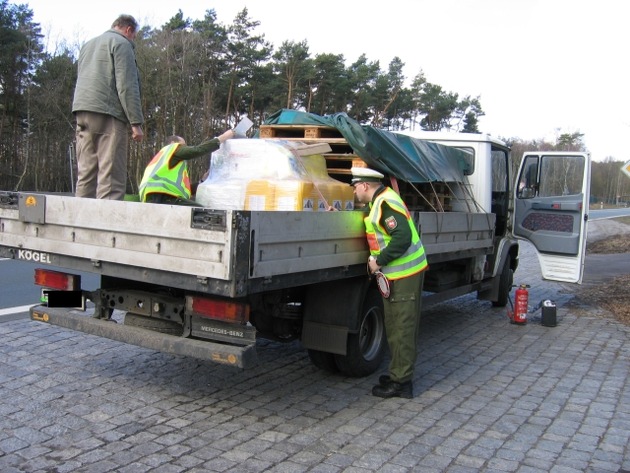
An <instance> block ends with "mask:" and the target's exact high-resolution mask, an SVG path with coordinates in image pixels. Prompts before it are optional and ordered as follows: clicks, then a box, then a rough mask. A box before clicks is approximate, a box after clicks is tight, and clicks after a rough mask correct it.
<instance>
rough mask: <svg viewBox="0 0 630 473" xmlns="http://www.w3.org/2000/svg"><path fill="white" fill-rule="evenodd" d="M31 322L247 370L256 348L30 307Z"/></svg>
mask: <svg viewBox="0 0 630 473" xmlns="http://www.w3.org/2000/svg"><path fill="white" fill-rule="evenodd" d="M30 312H31V319H33V320H36V321H38V322H44V323H47V324H51V325H57V326H59V327H64V328H69V329H71V330H76V331H79V332H84V333H89V334H91V335H96V336H99V337H104V338H109V339H111V340H116V341H119V342H123V343H128V344H130V345H136V346H140V347H144V348H149V349H151V350H156V351H160V352H163V353H171V354H174V355H183V356H189V357H192V358H198V359H201V360H210V361H213V362H216V363H220V364H224V365H229V366H235V367H238V368H250V367H252V366H254V365H255V364H256V363H257V356H256V346H255V345H248V346H234V345H226V344H221V343H216V342H210V341H204V340H195V339H191V338H184V337H176V336H174V335H168V334H163V333H159V332H154V331H151V330H146V329H142V328H138V327H134V326H129V325H124V324H119V323H116V322H112V321H106V320H101V319H96V318H94V317H92V316H91V315H87V314H81V313H78V312H76V311H73V310H70V309H57V308H51V307H45V306H35V307H32V308H31V311H30Z"/></svg>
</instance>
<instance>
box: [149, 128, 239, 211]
mask: <svg viewBox="0 0 630 473" xmlns="http://www.w3.org/2000/svg"><path fill="white" fill-rule="evenodd" d="M233 137H234V131H232V130H228V131H226V132H225V133H223V134H222V135H220V136H218V137H217V138H208V139H206V140H205V141H204V142H203V143H201V144H200V145H198V146H186V141H185V140H184V138H182V137H181V136H171V137H170V138H168V139H167V143H168V144H167V145H166V146H164V147H163V148H162V149H161V150H160V151H158V153H157V154H156V155H155V156H154V157H153V159H152V160H151V162H150V163H149V164H148V165H147V167H146V169H145V170H144V175H143V176H142V181H140V201H141V202H151V203H156V204H183V205H198V204H197V203H196V202H195V201H194V200H190V198H191V196H192V192H193V190H192V186H191V185H190V177H189V175H188V163H187V162H186V161H188V160H189V159H194V158H199V157H201V156H206V155H208V154H210V153H212V152H213V151H216V150H217V149H219V147H220V146H221V143H223V142H224V141H225V140H229V139H230V138H233Z"/></svg>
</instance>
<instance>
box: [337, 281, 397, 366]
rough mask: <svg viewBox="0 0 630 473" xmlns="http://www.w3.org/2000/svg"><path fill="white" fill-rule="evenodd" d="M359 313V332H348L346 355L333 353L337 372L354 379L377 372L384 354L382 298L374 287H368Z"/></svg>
mask: <svg viewBox="0 0 630 473" xmlns="http://www.w3.org/2000/svg"><path fill="white" fill-rule="evenodd" d="M360 315H361V317H360V320H361V323H360V325H359V331H358V333H351V334H349V335H348V346H347V350H346V355H335V362H336V364H337V367H338V368H339V371H341V372H342V373H343V374H345V375H346V376H350V377H353V378H360V377H363V376H368V375H370V374H372V373H374V372H376V370H378V368H379V367H380V366H381V363H382V362H383V358H384V356H385V344H386V342H385V322H384V321H383V299H382V298H381V295H380V293H379V292H378V291H377V290H376V289H375V288H370V290H368V293H367V295H366V297H365V300H364V302H363V308H362V309H361V314H360Z"/></svg>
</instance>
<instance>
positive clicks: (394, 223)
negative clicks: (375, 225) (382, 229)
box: [385, 217, 398, 230]
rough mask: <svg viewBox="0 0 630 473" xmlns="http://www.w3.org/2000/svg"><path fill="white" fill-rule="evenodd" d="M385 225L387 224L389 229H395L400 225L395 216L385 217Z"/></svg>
mask: <svg viewBox="0 0 630 473" xmlns="http://www.w3.org/2000/svg"><path fill="white" fill-rule="evenodd" d="M385 225H386V226H387V228H388V229H390V230H393V229H394V228H396V227H397V226H398V222H397V221H396V219H395V218H394V217H387V218H386V219H385Z"/></svg>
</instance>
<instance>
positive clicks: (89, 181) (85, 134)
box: [72, 15, 144, 200]
mask: <svg viewBox="0 0 630 473" xmlns="http://www.w3.org/2000/svg"><path fill="white" fill-rule="evenodd" d="M137 32H138V23H137V22H136V20H135V19H134V17H132V16H130V15H120V16H119V17H118V18H116V20H115V21H114V23H113V24H112V27H111V29H110V30H108V31H106V32H105V33H103V34H102V35H100V36H97V37H96V38H93V39H91V40H90V41H88V42H87V43H85V45H84V46H83V47H82V48H81V52H80V53H79V62H78V64H79V71H78V76H77V83H76V87H75V90H74V101H73V103H72V112H73V113H74V114H75V118H76V121H77V126H76V140H77V163H78V176H77V188H76V195H77V197H91V198H97V199H110V200H123V199H124V197H125V190H126V187H127V148H128V145H129V135H128V131H127V126H128V124H131V138H132V139H133V140H134V141H138V142H139V141H142V138H143V137H144V132H143V131H142V124H143V123H144V116H143V115H142V107H141V100H140V74H139V72H138V66H137V64H136V54H135V52H134V44H133V40H134V39H135V38H136V34H137Z"/></svg>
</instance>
